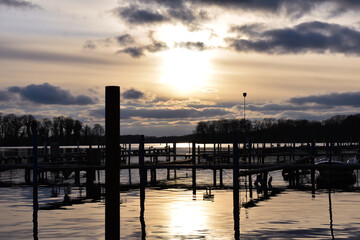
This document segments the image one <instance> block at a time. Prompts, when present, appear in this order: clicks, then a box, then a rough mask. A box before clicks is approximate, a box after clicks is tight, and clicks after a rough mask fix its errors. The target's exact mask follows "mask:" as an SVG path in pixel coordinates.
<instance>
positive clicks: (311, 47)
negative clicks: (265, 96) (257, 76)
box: [226, 21, 360, 55]
mask: <svg viewBox="0 0 360 240" xmlns="http://www.w3.org/2000/svg"><path fill="white" fill-rule="evenodd" d="M232 29H233V30H235V31H236V30H240V31H242V32H245V33H246V34H248V35H250V38H248V39H243V38H228V39H226V41H227V42H228V44H229V46H230V47H231V48H233V49H235V50H236V51H239V52H249V51H254V52H265V53H270V54H290V53H293V54H294V53H307V52H313V53H325V52H330V53H344V54H351V55H359V54H360V32H359V31H356V30H353V29H350V28H348V27H344V26H341V25H338V24H329V23H324V22H319V21H314V22H305V23H301V24H299V25H296V26H294V27H293V28H283V29H274V30H268V31H264V32H262V33H260V34H259V36H256V35H252V28H246V27H244V26H239V27H232Z"/></svg>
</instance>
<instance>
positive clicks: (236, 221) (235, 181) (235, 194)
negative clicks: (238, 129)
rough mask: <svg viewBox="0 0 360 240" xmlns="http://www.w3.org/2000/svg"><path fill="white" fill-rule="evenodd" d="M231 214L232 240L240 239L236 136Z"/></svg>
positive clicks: (235, 141) (234, 141)
mask: <svg viewBox="0 0 360 240" xmlns="http://www.w3.org/2000/svg"><path fill="white" fill-rule="evenodd" d="M233 206H234V208H233V213H234V239H235V240H239V239H240V203H239V158H238V143H237V135H236V134H234V140H233Z"/></svg>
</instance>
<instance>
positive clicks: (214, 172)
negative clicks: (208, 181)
mask: <svg viewBox="0 0 360 240" xmlns="http://www.w3.org/2000/svg"><path fill="white" fill-rule="evenodd" d="M213 182H214V187H216V169H214V170H213Z"/></svg>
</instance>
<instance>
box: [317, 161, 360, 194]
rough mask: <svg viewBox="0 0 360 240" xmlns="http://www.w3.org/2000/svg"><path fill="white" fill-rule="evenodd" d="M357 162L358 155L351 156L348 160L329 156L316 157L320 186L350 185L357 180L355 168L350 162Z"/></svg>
mask: <svg viewBox="0 0 360 240" xmlns="http://www.w3.org/2000/svg"><path fill="white" fill-rule="evenodd" d="M355 163H357V159H356V157H353V158H350V159H349V160H347V161H346V162H342V161H337V160H331V161H330V158H328V157H323V158H320V159H316V162H315V165H316V166H317V168H316V169H317V171H318V176H317V178H316V181H317V184H318V186H320V187H322V186H335V187H337V186H339V187H340V186H348V185H352V184H354V183H355V181H356V176H355V173H354V169H353V168H351V167H348V164H355Z"/></svg>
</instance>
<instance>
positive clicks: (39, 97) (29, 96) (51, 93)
mask: <svg viewBox="0 0 360 240" xmlns="http://www.w3.org/2000/svg"><path fill="white" fill-rule="evenodd" d="M8 91H9V92H12V93H18V94H20V96H21V97H22V98H23V99H25V100H28V101H30V102H33V103H38V104H48V105H89V104H94V103H95V102H96V101H97V99H96V98H91V97H89V96H85V95H78V96H74V95H72V94H71V93H70V91H69V90H65V89H62V88H61V87H56V86H52V85H50V84H49V83H44V84H40V85H36V84H30V85H28V86H26V87H18V86H13V87H10V88H8Z"/></svg>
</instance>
